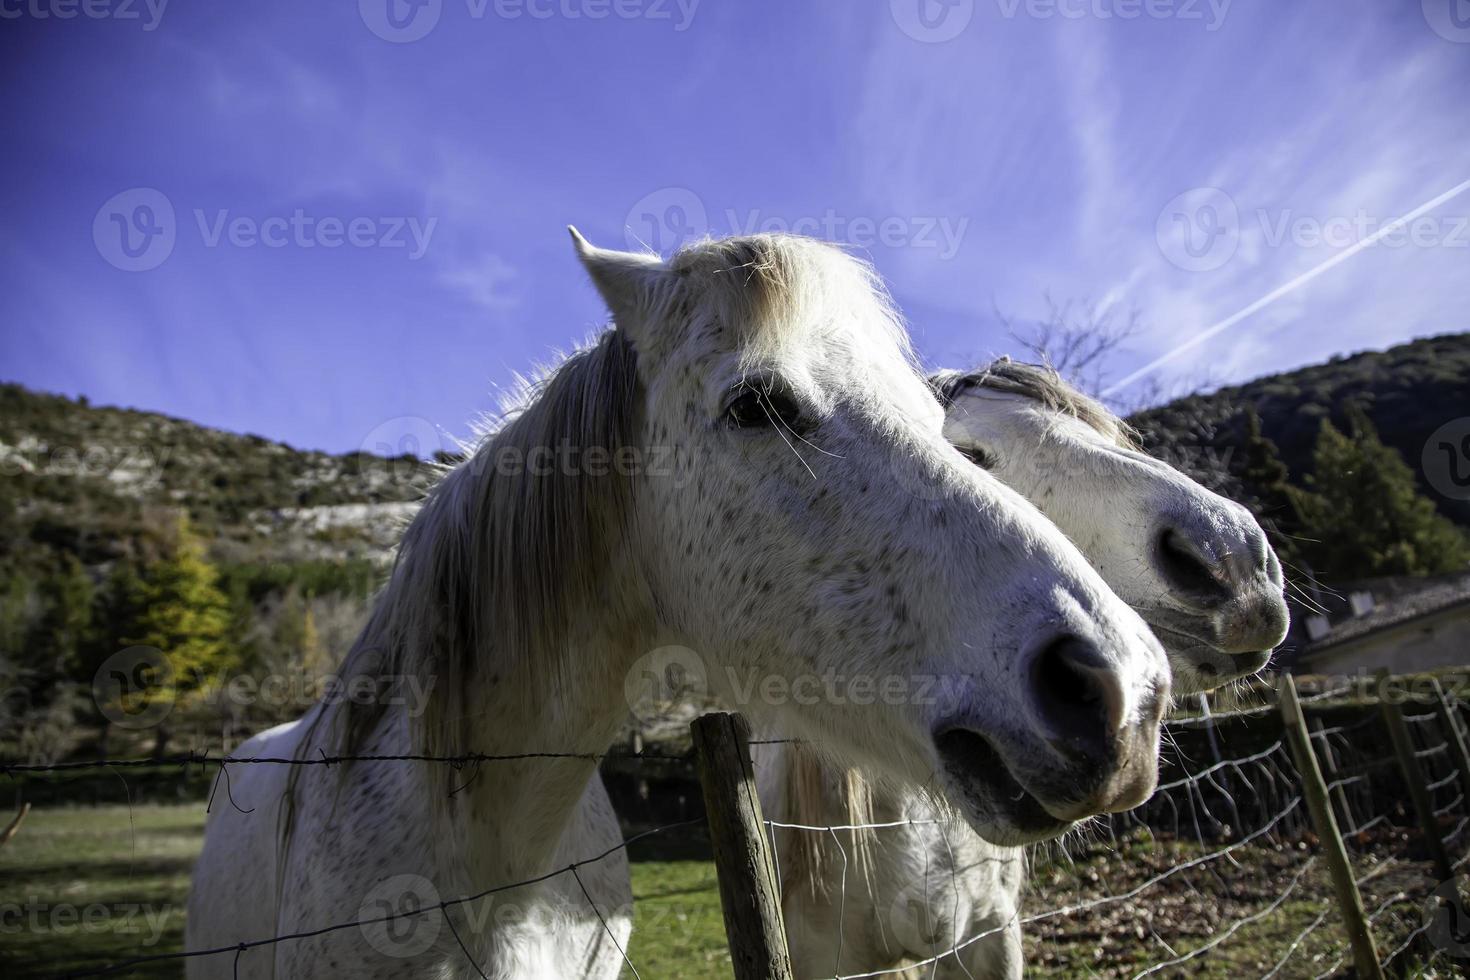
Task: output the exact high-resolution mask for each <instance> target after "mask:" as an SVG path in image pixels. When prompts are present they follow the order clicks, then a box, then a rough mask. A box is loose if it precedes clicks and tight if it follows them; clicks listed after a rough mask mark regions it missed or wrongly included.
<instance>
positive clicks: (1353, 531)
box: [1291, 405, 1470, 579]
mask: <svg viewBox="0 0 1470 980" xmlns="http://www.w3.org/2000/svg"><path fill="white" fill-rule="evenodd" d="M1347 418H1348V426H1349V433H1350V434H1344V433H1343V432H1341V431H1340V430H1339V429H1337V427H1335V426H1334V425H1332V423H1331V422H1329V421H1326V420H1324V421H1323V423H1322V428H1321V431H1320V432H1319V433H1318V437H1317V446H1316V449H1315V451H1314V453H1313V461H1314V463H1315V467H1316V472H1315V474H1314V475H1313V476H1312V477H1311V478H1310V479H1309V481H1308V483H1309V489H1310V491H1311V492H1302V491H1299V490H1293V491H1292V493H1291V496H1292V498H1293V499H1294V501H1295V503H1296V509H1297V512H1298V513H1299V514H1300V516H1301V520H1302V524H1303V529H1304V531H1305V533H1306V536H1307V537H1309V538H1310V539H1312V540H1311V541H1310V542H1309V543H1306V544H1305V545H1304V549H1303V550H1304V551H1305V552H1306V556H1307V558H1308V560H1309V561H1311V563H1312V564H1313V566H1314V567H1315V568H1316V570H1317V571H1318V573H1319V574H1322V575H1330V576H1331V577H1333V578H1335V579H1354V578H1371V577H1374V576H1380V575H1435V574H1440V573H1443V572H1452V571H1458V570H1461V569H1464V568H1465V567H1466V566H1467V565H1470V541H1467V539H1466V537H1465V534H1464V533H1463V532H1462V531H1461V530H1460V529H1459V528H1458V527H1456V526H1455V525H1454V524H1453V523H1451V522H1450V521H1449V520H1447V519H1446V518H1444V517H1443V516H1441V515H1440V514H1439V513H1438V511H1436V509H1435V506H1434V503H1433V501H1431V500H1429V499H1428V498H1427V497H1424V496H1423V495H1421V494H1420V493H1419V490H1418V487H1417V485H1416V484H1415V481H1414V472H1413V470H1411V469H1409V467H1408V465H1407V464H1406V463H1405V462H1404V460H1403V457H1402V456H1400V455H1399V453H1398V452H1397V451H1396V450H1394V449H1392V448H1390V447H1388V446H1385V445H1384V444H1383V442H1382V441H1381V440H1380V439H1379V438H1378V433H1377V431H1376V430H1375V429H1374V428H1373V424H1372V422H1370V421H1369V420H1368V416H1367V415H1366V414H1365V413H1364V412H1363V410H1362V409H1361V408H1360V407H1358V406H1357V405H1350V406H1349V407H1348V410H1347Z"/></svg>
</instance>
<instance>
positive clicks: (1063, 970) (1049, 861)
mask: <svg viewBox="0 0 1470 980" xmlns="http://www.w3.org/2000/svg"><path fill="white" fill-rule="evenodd" d="M1256 697H1257V698H1258V700H1259V702H1260V703H1256V704H1248V705H1246V706H1243V707H1237V708H1234V709H1231V710H1228V711H1221V712H1217V713H1201V714H1197V715H1189V716H1186V717H1183V718H1177V719H1175V720H1173V721H1171V722H1170V723H1168V724H1167V726H1166V733H1165V734H1166V737H1165V745H1166V746H1167V747H1168V748H1166V752H1165V768H1166V770H1168V771H1167V773H1166V775H1165V776H1164V778H1163V779H1162V780H1161V782H1160V785H1159V787H1158V789H1157V791H1156V792H1155V794H1154V796H1153V797H1152V798H1151V799H1150V800H1149V801H1148V802H1147V803H1145V804H1144V805H1143V806H1141V807H1139V808H1137V809H1135V810H1132V811H1129V812H1127V813H1123V814H1117V815H1114V816H1111V817H1105V818H1101V819H1098V820H1096V821H1094V822H1093V824H1092V826H1091V827H1089V828H1088V830H1087V832H1086V834H1085V835H1084V836H1082V837H1081V838H1080V839H1074V840H1071V841H1069V842H1068V843H1067V844H1066V845H1064V846H1063V847H1060V848H1053V849H1052V851H1053V853H1050V854H1041V855H1033V856H1032V857H1033V865H1032V868H1031V873H1030V876H1029V877H1030V881H1029V884H1028V886H1027V888H1026V889H1025V891H1024V892H1023V894H1022V897H1021V902H1020V911H1018V912H1017V913H1016V915H1015V916H1014V917H1013V919H1011V920H1009V921H1006V922H1002V923H1000V924H989V925H987V926H985V927H984V928H979V929H973V930H971V931H968V932H964V933H963V934H956V935H955V936H954V938H953V940H952V941H950V942H947V943H946V944H945V945H944V946H943V948H941V949H939V950H937V951H936V952H934V953H932V954H930V955H928V956H924V957H912V956H910V957H907V958H905V959H903V961H902V962H900V963H895V964H892V965H883V966H881V967H878V968H874V969H867V970H854V969H852V968H851V967H850V966H849V967H848V968H847V969H846V970H845V971H844V969H843V959H842V943H841V939H840V938H834V939H833V941H832V942H831V943H830V951H829V955H830V956H831V959H830V961H829V962H830V964H831V965H830V967H829V968H827V969H825V970H824V971H823V972H822V973H821V974H820V975H821V976H823V977H828V978H835V980H866V978H875V977H885V976H905V977H929V976H937V975H939V974H938V971H939V969H940V968H941V967H944V966H947V967H948V971H949V972H947V973H945V974H944V976H947V977H949V976H952V977H979V976H983V975H989V973H988V971H989V970H990V969H991V968H992V964H990V963H988V962H987V961H986V959H985V957H984V955H980V956H967V955H966V954H967V953H968V952H970V951H972V950H976V949H978V948H979V947H980V946H981V945H982V944H983V943H985V941H986V940H989V939H992V938H994V937H996V936H997V935H998V934H1001V933H1003V932H1005V931H1007V930H1012V929H1014V928H1015V927H1016V926H1019V928H1020V930H1021V932H1022V934H1023V936H1024V944H1025V945H1024V948H1025V964H1026V966H1025V972H1026V975H1027V976H1081V975H1085V976H1100V977H1115V976H1116V977H1132V978H1134V980H1139V978H1143V977H1150V976H1158V975H1179V976H1183V975H1186V971H1187V970H1189V969H1194V968H1195V967H1197V966H1198V963H1199V962H1200V961H1204V960H1207V959H1213V960H1216V961H1217V962H1216V964H1215V965H1214V968H1215V969H1217V970H1218V969H1222V968H1223V969H1227V970H1229V971H1230V975H1239V976H1242V977H1245V976H1261V977H1298V976H1301V977H1318V976H1321V977H1328V976H1334V975H1339V974H1342V973H1343V971H1344V970H1347V969H1350V968H1351V967H1352V965H1353V957H1352V956H1351V955H1350V954H1349V953H1347V952H1345V951H1344V950H1345V947H1346V945H1347V944H1346V942H1345V940H1344V932H1343V930H1344V921H1343V920H1344V917H1345V912H1344V910H1343V909H1342V908H1341V907H1340V905H1339V902H1338V898H1337V896H1336V895H1335V894H1334V892H1333V888H1332V883H1331V880H1330V876H1329V874H1328V873H1327V869H1326V868H1325V867H1324V861H1323V854H1322V851H1323V848H1321V847H1319V844H1320V843H1321V834H1322V828H1321V827H1319V826H1318V825H1317V823H1316V821H1314V819H1313V816H1312V814H1311V813H1310V808H1309V807H1307V806H1305V805H1304V793H1305V783H1306V781H1307V780H1309V779H1312V778H1314V777H1313V776H1312V775H1311V774H1304V773H1303V772H1302V771H1300V770H1299V769H1298V766H1297V764H1296V762H1295V761H1294V759H1293V756H1292V753H1291V752H1290V751H1289V750H1288V744H1287V739H1286V737H1285V736H1284V735H1283V734H1282V732H1283V722H1282V708H1281V705H1280V703H1279V702H1278V701H1277V699H1276V697H1275V696H1274V694H1268V693H1267V692H1264V691H1258V692H1256ZM1433 697H1434V698H1435V699H1437V702H1438V703H1437V705H1436V707H1437V708H1438V709H1439V710H1420V709H1421V708H1422V707H1423V705H1422V704H1420V705H1418V706H1417V707H1416V706H1415V705H1414V704H1412V703H1411V704H1410V706H1409V707H1410V708H1412V709H1414V710H1412V711H1406V710H1403V709H1402V708H1400V707H1399V706H1398V705H1396V704H1393V703H1387V704H1386V703H1385V701H1384V700H1383V699H1380V698H1376V697H1370V698H1363V697H1361V696H1348V692H1345V691H1342V690H1324V691H1321V692H1317V693H1314V694H1311V695H1307V696H1303V697H1301V698H1300V704H1301V705H1302V706H1303V709H1304V711H1303V714H1304V715H1305V717H1306V718H1307V719H1308V729H1309V732H1308V738H1307V744H1309V745H1310V746H1311V747H1312V750H1313V752H1314V755H1315V758H1316V760H1317V762H1318V765H1319V766H1320V767H1321V771H1322V775H1320V776H1317V777H1315V778H1317V779H1318V781H1319V782H1320V787H1321V790H1322V793H1323V796H1324V797H1325V798H1327V799H1328V800H1329V801H1330V806H1331V810H1332V812H1333V814H1334V815H1335V821H1336V824H1337V827H1338V828H1339V829H1338V831H1337V835H1336V836H1337V837H1338V838H1339V839H1340V840H1341V841H1343V842H1344V843H1345V845H1346V852H1347V855H1348V860H1349V863H1350V868H1351V874H1352V879H1351V885H1352V887H1354V888H1355V889H1356V890H1358V892H1359V893H1360V894H1361V895H1362V897H1363V899H1364V900H1365V901H1366V903H1367V907H1368V908H1369V909H1371V912H1370V913H1367V914H1365V915H1364V916H1363V926H1364V928H1365V929H1366V930H1368V931H1369V932H1370V933H1371V936H1372V937H1373V939H1374V940H1375V943H1374V947H1375V950H1376V956H1375V960H1374V964H1375V968H1376V969H1378V970H1379V971H1381V972H1380V973H1379V974H1377V975H1385V974H1386V975H1409V974H1412V975H1421V976H1432V975H1437V973H1436V971H1449V972H1463V970H1464V965H1465V964H1466V963H1467V962H1470V961H1467V960H1463V959H1461V957H1465V956H1470V936H1458V935H1456V934H1455V928H1454V927H1455V925H1456V924H1457V923H1458V922H1459V921H1461V920H1457V919H1456V918H1455V916H1456V915H1459V914H1463V909H1464V906H1463V904H1462V902H1463V894H1462V891H1461V888H1460V885H1459V882H1458V878H1455V877H1453V876H1451V877H1446V876H1445V875H1443V874H1442V873H1440V872H1439V871H1437V870H1436V868H1435V867H1434V860H1433V857H1432V851H1433V850H1434V848H1433V847H1431V846H1429V845H1430V844H1431V843H1438V844H1439V845H1440V846H1443V847H1446V848H1450V849H1451V855H1452V865H1453V868H1454V869H1455V870H1456V871H1458V869H1459V868H1460V867H1462V866H1463V865H1464V864H1465V863H1466V862H1467V861H1470V853H1467V852H1470V835H1467V833H1466V831H1467V828H1470V812H1467V807H1466V804H1465V801H1466V799H1467V792H1470V767H1467V765H1466V761H1467V760H1466V756H1465V754H1464V744H1465V734H1464V723H1463V721H1462V719H1461V716H1462V714H1463V710H1464V708H1463V706H1462V705H1461V704H1460V703H1459V702H1458V701H1457V700H1455V699H1453V698H1450V697H1447V696H1445V695H1444V694H1443V692H1439V691H1437V690H1436V693H1435V694H1434V695H1433ZM1268 698H1269V700H1268ZM1389 711H1399V712H1400V714H1401V715H1402V718H1403V721H1404V723H1405V725H1406V726H1407V727H1408V728H1409V729H1410V731H1411V732H1412V733H1413V736H1412V737H1413V750H1412V753H1411V755H1412V757H1413V760H1414V761H1415V762H1416V763H1417V764H1418V765H1419V766H1421V767H1422V772H1419V773H1414V772H1411V771H1406V767H1405V760H1403V759H1401V758H1400V757H1399V756H1397V755H1396V754H1395V753H1394V750H1393V747H1392V744H1391V742H1392V740H1391V739H1390V738H1389V737H1388V735H1387V731H1386V725H1387V721H1386V719H1385V713H1386V712H1389ZM1227 736H1228V737H1227ZM1176 769H1177V770H1182V772H1175V771H1173V770H1176ZM1416 778H1417V779H1420V780H1422V783H1421V785H1422V789H1423V790H1424V791H1425V792H1426V793H1427V794H1428V796H1429V798H1430V800H1431V801H1432V808H1431V809H1430V810H1429V812H1428V813H1427V814H1425V815H1424V819H1422V820H1421V819H1419V816H1418V815H1416V814H1415V813H1414V812H1413V808H1412V807H1410V806H1409V804H1408V800H1409V797H1410V795H1411V794H1410V793H1409V792H1408V790H1409V783H1410V782H1411V781H1412V780H1414V779H1416ZM767 823H768V826H769V827H770V828H771V829H772V831H773V832H774V831H777V830H780V831H789V832H799V833H806V834H812V835H817V836H819V837H826V838H827V839H828V840H829V846H830V847H831V848H832V849H833V850H834V851H838V852H839V854H838V856H839V857H840V859H841V861H840V866H842V867H843V868H844V880H843V882H842V884H843V889H842V897H841V899H839V902H843V903H845V902H849V901H852V900H853V898H852V896H857V897H858V898H857V900H859V901H862V900H864V898H863V896H864V893H865V889H867V888H869V887H870V883H868V882H865V881H862V880H851V881H849V880H847V878H848V875H849V874H852V870H851V869H852V866H853V862H851V861H849V860H848V857H849V855H848V854H847V853H846V851H847V850H848V849H850V848H851V846H852V843H851V836H850V834H848V832H850V831H852V830H854V829H861V830H865V831H868V832H871V833H873V834H875V835H878V836H880V837H881V835H883V834H886V833H892V832H894V831H895V830H900V831H901V830H902V829H903V828H905V827H908V826H910V825H911V823H912V822H907V821H897V822H893V821H883V822H876V823H873V824H869V825H865V826H863V827H861V828H854V827H853V826H852V825H850V824H847V825H833V826H817V825H811V824H790V823H783V822H779V821H768V822H767ZM842 835H845V836H842ZM844 845H846V847H844ZM932 895H933V896H934V898H933V900H934V901H935V902H936V904H938V905H940V906H943V905H945V904H946V898H947V896H946V895H945V892H944V889H943V888H942V887H939V888H935V889H934V890H933V892H932ZM966 897H967V898H968V897H970V896H966ZM963 905H964V902H954V903H951V904H950V906H949V907H950V908H954V907H963ZM946 911H947V909H943V908H941V909H939V910H937V911H936V912H935V914H934V915H933V916H932V918H933V920H934V921H940V922H947V921H948V920H947V919H946V917H945V915H944V913H945V912H946ZM1346 914H1350V913H1346ZM788 925H790V924H788ZM792 928H796V927H795V926H792ZM891 945H901V944H891ZM1365 972H1367V971H1364V970H1362V969H1359V970H1357V971H1356V973H1357V975H1360V976H1361V975H1364V974H1365ZM1211 975H1214V974H1213V973H1212V974H1211Z"/></svg>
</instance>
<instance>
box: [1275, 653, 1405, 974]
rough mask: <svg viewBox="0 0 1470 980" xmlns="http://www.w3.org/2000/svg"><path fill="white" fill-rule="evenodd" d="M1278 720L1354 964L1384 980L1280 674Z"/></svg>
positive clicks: (1303, 729) (1296, 705) (1292, 694)
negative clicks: (1340, 912)
mask: <svg viewBox="0 0 1470 980" xmlns="http://www.w3.org/2000/svg"><path fill="white" fill-rule="evenodd" d="M1280 700H1281V720H1282V721H1283V722H1284V723H1285V725H1286V740H1287V741H1288V742H1289V743H1290V744H1291V752H1292V755H1293V756H1295V757H1296V768H1297V771H1298V772H1299V773H1301V777H1302V795H1303V796H1304V797H1306V800H1307V809H1308V810H1310V811H1311V814H1312V824H1313V825H1314V826H1315V827H1316V828H1317V837H1318V839H1319V840H1320V842H1321V844H1322V854H1323V857H1325V858H1326V859H1327V868H1328V870H1329V871H1330V872H1331V873H1332V887H1333V889H1334V890H1335V891H1336V892H1337V906H1338V908H1339V909H1340V910H1341V911H1342V921H1343V926H1344V927H1345V928H1346V929H1347V934H1348V940H1349V941H1350V942H1351V944H1352V949H1353V964H1354V966H1356V967H1357V972H1358V976H1359V977H1360V978H1363V980H1383V967H1381V966H1380V965H1379V963H1378V948H1377V946H1375V945H1374V943H1373V932H1372V930H1371V929H1369V927H1368V913H1367V912H1365V911H1364V910H1363V896H1362V895H1360V894H1359V893H1358V885H1357V882H1356V881H1355V880H1354V879H1353V866H1352V865H1351V864H1349V863H1348V856H1347V849H1346V848H1345V847H1344V846H1343V843H1342V834H1341V833H1340V832H1339V831H1338V829H1337V818H1336V817H1335V816H1333V813H1332V801H1331V800H1330V799H1329V798H1328V796H1327V784H1326V783H1325V782H1323V781H1322V770H1321V769H1320V768H1319V767H1318V766H1317V755H1316V753H1315V752H1313V751H1312V738H1311V736H1310V735H1309V734H1308V733H1307V725H1306V721H1305V720H1304V719H1303V717H1302V705H1301V702H1300V701H1299V700H1297V696H1296V682H1295V681H1293V680H1292V679H1291V675H1290V674H1282V675H1281V695H1280Z"/></svg>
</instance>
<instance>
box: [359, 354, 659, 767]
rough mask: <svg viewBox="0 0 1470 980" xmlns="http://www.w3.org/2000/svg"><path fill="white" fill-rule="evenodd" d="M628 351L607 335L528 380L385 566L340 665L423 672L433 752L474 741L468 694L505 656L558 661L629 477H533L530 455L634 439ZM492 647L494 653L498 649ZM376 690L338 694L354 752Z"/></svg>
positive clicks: (613, 530) (425, 723)
mask: <svg viewBox="0 0 1470 980" xmlns="http://www.w3.org/2000/svg"><path fill="white" fill-rule="evenodd" d="M637 392H638V377H637V370H636V355H635V353H634V351H633V349H632V347H631V346H630V345H629V343H628V341H627V339H626V338H625V337H624V336H623V335H622V334H621V333H620V332H618V331H617V330H615V329H612V330H607V331H604V332H603V333H602V334H601V335H600V336H599V337H597V338H596V339H595V341H593V342H592V343H591V344H590V345H588V346H586V347H583V348H582V349H580V350H578V351H576V352H575V353H573V354H572V355H571V356H570V357H568V358H566V360H564V361H563V362H562V363H561V364H560V365H559V366H557V367H556V368H554V369H553V370H551V371H550V372H549V373H547V374H546V375H545V376H544V377H542V378H540V379H539V380H536V381H531V382H528V383H527V384H526V385H525V386H524V390H523V391H522V393H521V395H520V397H519V400H518V403H517V404H515V405H513V406H511V407H509V408H508V409H507V410H506V412H505V414H504V416H503V420H502V422H501V424H500V425H499V426H498V427H495V428H494V429H492V430H489V431H487V432H486V433H485V434H483V435H482V436H481V437H480V439H479V441H478V444H477V445H475V446H474V447H473V448H472V451H471V452H470V453H469V455H468V456H467V458H465V459H464V460H463V461H461V462H460V463H458V464H457V465H455V466H453V467H451V468H448V469H447V470H446V471H445V474H444V476H443V477H442V478H441V479H440V480H439V481H438V482H437V483H436V484H435V485H434V486H433V487H432V488H431V489H430V490H429V492H428V494H427V496H426V497H425V499H424V502H423V505H422V506H421V508H420V509H419V511H418V513H417V514H416V515H415V516H414V519H413V521H412V522H411V523H410V524H409V527H408V529H407V531H406V532H405V533H404V536H403V540H402V543H401V544H400V546H399V552H398V556H397V559H396V560H395V562H394V567H393V573H392V576H391V577H390V579H389V581H388V584H387V585H386V586H385V587H384V589H383V591H382V592H381V593H380V595H379V597H378V600H377V602H376V604H375V607H374V610H373V613H372V615H371V617H370V618H369V620H368V624H367V626H366V627H365V629H364V630H363V632H362V635H361V636H360V637H359V638H358V640H357V642H356V644H354V646H353V648H352V650H351V651H350V652H349V653H348V655H347V658H346V660H345V662H344V664H343V668H342V673H343V676H344V677H345V678H351V677H355V676H370V677H374V678H384V677H386V678H389V679H394V678H403V677H410V676H413V677H418V678H420V679H421V681H422V682H423V684H424V685H425V686H424V688H423V689H424V690H427V691H428V692H429V701H428V704H427V706H426V708H425V711H424V714H423V716H422V717H421V718H420V719H419V724H418V725H417V726H415V727H416V728H417V731H416V732H415V733H414V734H415V742H416V747H417V749H418V750H419V751H422V752H424V753H426V754H431V755H456V754H464V753H466V752H468V751H470V750H471V745H470V735H471V731H470V726H469V724H468V722H469V718H468V715H469V712H468V711H467V710H466V707H467V706H466V705H465V704H464V697H465V695H466V692H467V691H470V690H473V681H474V679H475V677H476V675H477V674H478V673H479V672H480V671H485V670H497V669H500V667H501V665H503V664H504V663H505V660H504V659H496V658H505V657H520V658H526V657H530V658H535V660H536V662H537V664H538V669H541V668H543V667H544V668H546V669H553V670H554V669H560V667H561V666H562V663H561V662H562V660H563V659H564V657H563V653H564V647H565V644H564V643H562V642H561V637H562V635H563V632H564V629H565V624H566V623H568V622H569V621H570V619H571V615H570V614H571V613H572V611H573V610H575V609H577V608H578V607H579V606H580V607H582V608H585V603H587V602H588V601H589V599H590V597H591V596H592V595H593V594H594V590H595V589H596V587H597V586H596V582H597V577H596V574H595V571H596V570H597V569H602V568H605V567H606V564H607V562H606V559H607V558H608V556H609V555H610V554H611V551H612V549H613V548H614V547H615V546H616V544H615V543H616V541H617V539H618V537H619V535H620V533H621V531H622V529H623V527H624V524H625V520H626V516H627V513H628V498H629V493H630V489H631V481H630V479H629V478H628V476H627V475H626V473H624V472H620V468H619V467H616V466H609V467H608V468H607V470H606V472H605V473H604V474H603V475H601V476H595V477H594V476H590V475H587V474H584V473H581V472H571V473H569V472H565V471H564V469H565V468H564V467H562V466H560V465H556V466H551V467H547V470H548V471H547V472H545V473H537V474H536V475H534V476H531V475H527V473H526V467H527V466H529V465H532V464H533V462H534V459H535V456H534V455H533V452H534V451H545V450H547V449H555V448H556V447H558V446H563V445H570V446H575V447H578V448H579V449H581V450H583V451H585V450H586V449H587V448H589V447H601V448H603V449H605V450H606V451H607V453H608V455H609V458H615V456H616V454H617V452H618V451H619V450H620V449H622V448H624V447H626V446H629V445H630V444H631V442H632V439H633V436H634V432H635V428H634V427H635V424H636V415H637V408H638V397H637ZM492 651H493V654H492ZM385 700H386V699H384V698H381V697H380V698H375V699H373V700H372V703H370V704H362V703H359V702H358V701H356V700H352V701H348V702H347V703H346V718H345V720H344V724H343V726H342V728H341V729H340V730H339V731H340V736H341V739H342V744H343V748H344V751H346V752H347V753H351V752H352V751H354V750H355V749H356V748H357V747H358V746H360V745H362V744H363V742H364V741H365V740H366V739H367V738H368V737H369V735H370V734H371V732H372V731H373V729H374V728H375V727H376V726H377V724H378V723H379V722H380V721H381V719H382V716H383V715H384V713H385V711H386V707H387V706H386V704H385Z"/></svg>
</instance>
